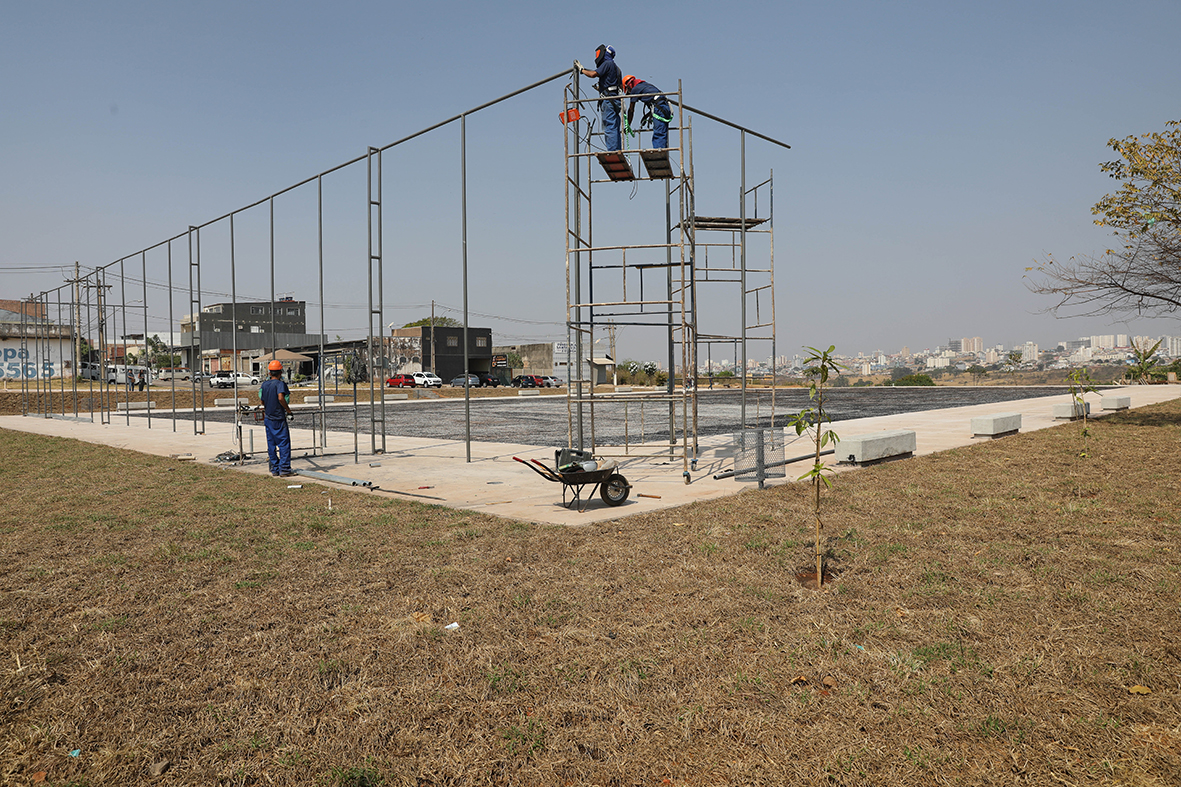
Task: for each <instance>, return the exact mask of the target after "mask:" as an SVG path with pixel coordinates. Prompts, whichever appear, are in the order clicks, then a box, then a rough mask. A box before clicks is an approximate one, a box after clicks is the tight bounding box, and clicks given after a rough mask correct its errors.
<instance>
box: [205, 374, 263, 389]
mask: <svg viewBox="0 0 1181 787" xmlns="http://www.w3.org/2000/svg"><path fill="white" fill-rule="evenodd" d="M236 374H237V377H238V387H239V388H242V387H243V386H247V385H258V378H257V377H255V376H254V375H250V374H246V373H245V372H237V373H236ZM234 376H235V372H218V373H217V374H215V375H213V377H212V378H210V380H209V387H210V388H233V387H234Z"/></svg>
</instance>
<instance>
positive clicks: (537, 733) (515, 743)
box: [500, 719, 545, 758]
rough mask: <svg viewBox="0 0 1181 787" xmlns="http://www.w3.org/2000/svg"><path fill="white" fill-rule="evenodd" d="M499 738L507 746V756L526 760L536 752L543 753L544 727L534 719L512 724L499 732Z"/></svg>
mask: <svg viewBox="0 0 1181 787" xmlns="http://www.w3.org/2000/svg"><path fill="white" fill-rule="evenodd" d="M500 737H502V738H503V739H504V741H505V743H506V745H507V746H508V751H509V754H513V755H518V754H519V755H522V756H524V757H526V758H528V757H530V756H532V755H533V754H535V753H537V752H541V751H545V725H544V724H542V723H541V722H540V721H538V720H536V719H527V720H525V721H524V723H523V724H514V725H512V726H511V727H509V728H508V729H505V730H503V731H501V733H500Z"/></svg>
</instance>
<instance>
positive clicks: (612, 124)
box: [599, 98, 667, 150]
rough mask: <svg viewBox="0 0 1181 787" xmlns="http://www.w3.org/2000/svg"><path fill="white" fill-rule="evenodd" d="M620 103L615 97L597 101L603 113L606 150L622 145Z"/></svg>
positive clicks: (615, 148)
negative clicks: (620, 136)
mask: <svg viewBox="0 0 1181 787" xmlns="http://www.w3.org/2000/svg"><path fill="white" fill-rule="evenodd" d="M622 103H623V102H621V101H620V100H619V99H617V98H615V99H604V100H603V101H600V102H599V111H600V112H602V113H603V144H604V145H605V146H606V148H607V150H619V149H620V148H621V147H623V144H622V142H621V140H620V138H619V110H620V108H621V105H622ZM666 136H667V133H666Z"/></svg>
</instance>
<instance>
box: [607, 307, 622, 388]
mask: <svg viewBox="0 0 1181 787" xmlns="http://www.w3.org/2000/svg"><path fill="white" fill-rule="evenodd" d="M607 337H608V340H609V341H610V343H611V384H612V385H619V358H617V357H616V356H615V320H607Z"/></svg>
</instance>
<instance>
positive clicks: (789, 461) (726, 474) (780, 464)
mask: <svg viewBox="0 0 1181 787" xmlns="http://www.w3.org/2000/svg"><path fill="white" fill-rule="evenodd" d="M835 453H836V449H835V448H830V449H828V450H827V451H821V452H820V455H821V456H828V455H829V454H835ZM814 458H816V454H815V453H811V454H804V455H803V456H796V457H793V458H791V459H784V460H783V461H782V462H771V463H770V464H766V465H763V467H764V468H769V467H783V466H784V465H790V464H793V463H795V462H802V461H804V460H805V459H814ZM733 477H734V471H733V470H727V471H726V472H724V473H718V474H717V475H715V476H714V480H715V481H721V480H722V479H723V478H733Z"/></svg>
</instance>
